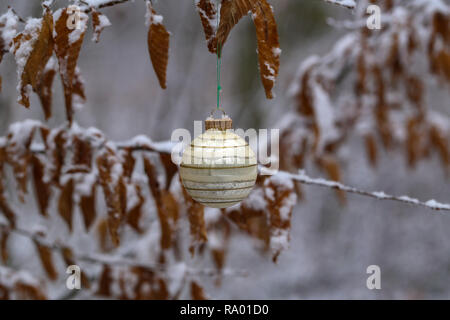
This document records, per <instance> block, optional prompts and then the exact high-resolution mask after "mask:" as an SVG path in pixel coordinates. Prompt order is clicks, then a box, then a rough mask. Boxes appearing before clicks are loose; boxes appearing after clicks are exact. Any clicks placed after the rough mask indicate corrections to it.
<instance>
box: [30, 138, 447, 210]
mask: <svg viewBox="0 0 450 320" xmlns="http://www.w3.org/2000/svg"><path fill="white" fill-rule="evenodd" d="M115 145H116V147H117V148H118V149H128V150H132V151H144V152H157V153H166V154H168V153H170V150H168V148H167V147H164V145H168V142H161V143H154V142H152V143H151V144H136V143H134V142H133V139H132V140H130V142H124V143H116V144H115ZM32 151H33V152H38V153H43V152H45V150H44V149H42V148H34V149H32ZM260 173H263V174H264V175H275V174H276V175H281V176H284V177H287V178H289V179H291V180H295V181H298V182H300V183H303V184H307V185H316V186H320V187H326V188H331V189H338V190H341V191H344V192H348V193H354V194H359V195H361V196H367V197H371V198H375V199H377V200H390V201H398V202H402V203H406V204H409V205H416V206H421V207H425V208H427V209H431V210H435V211H450V204H446V203H440V202H437V201H435V200H434V199H431V200H428V201H420V200H419V199H416V198H413V197H409V196H406V195H405V196H393V195H389V194H386V193H384V192H382V191H375V192H370V191H365V190H361V189H358V188H356V187H352V186H347V185H344V184H342V183H340V182H337V181H331V180H326V179H322V178H311V177H309V176H307V175H306V174H305V173H304V172H303V171H300V173H299V174H292V173H289V172H284V171H271V170H269V169H267V168H266V167H264V166H260Z"/></svg>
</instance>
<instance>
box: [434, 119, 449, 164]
mask: <svg viewBox="0 0 450 320" xmlns="http://www.w3.org/2000/svg"><path fill="white" fill-rule="evenodd" d="M430 140H431V143H432V144H433V146H434V147H435V148H436V149H437V150H438V152H439V156H440V158H441V161H442V163H443V164H444V166H446V167H448V166H449V165H450V149H449V147H448V140H447V139H446V137H445V135H444V134H443V133H442V132H441V131H440V130H439V129H438V128H437V127H435V126H432V127H431V128H430Z"/></svg>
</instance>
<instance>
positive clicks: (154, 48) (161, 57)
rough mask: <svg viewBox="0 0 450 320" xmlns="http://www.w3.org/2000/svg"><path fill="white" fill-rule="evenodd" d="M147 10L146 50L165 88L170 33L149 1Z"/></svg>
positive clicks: (161, 84)
mask: <svg viewBox="0 0 450 320" xmlns="http://www.w3.org/2000/svg"><path fill="white" fill-rule="evenodd" d="M147 6H148V12H149V16H150V17H149V24H150V27H149V29H148V36H147V44H148V52H149V54H150V60H151V61H152V65H153V69H154V70H155V73H156V76H157V77H158V81H159V84H160V86H161V88H163V89H165V88H166V72H167V62H168V60H169V38H170V33H169V32H167V30H166V28H165V27H164V25H163V24H162V16H159V15H157V14H156V12H155V10H154V9H153V8H152V5H151V3H150V1H148V2H147Z"/></svg>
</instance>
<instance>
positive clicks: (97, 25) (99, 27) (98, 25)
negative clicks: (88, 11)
mask: <svg viewBox="0 0 450 320" xmlns="http://www.w3.org/2000/svg"><path fill="white" fill-rule="evenodd" d="M110 25H111V23H110V22H109V20H108V18H107V17H106V16H105V15H104V14H102V13H100V12H98V11H96V10H95V9H92V26H93V28H94V35H93V36H92V41H94V42H99V41H100V34H101V33H102V31H103V29H105V28H106V27H108V26H110Z"/></svg>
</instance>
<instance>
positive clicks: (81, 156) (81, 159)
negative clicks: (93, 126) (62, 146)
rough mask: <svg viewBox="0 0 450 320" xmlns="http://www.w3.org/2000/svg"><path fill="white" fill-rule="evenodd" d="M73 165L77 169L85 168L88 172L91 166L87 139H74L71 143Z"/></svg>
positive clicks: (90, 152) (90, 147)
mask: <svg viewBox="0 0 450 320" xmlns="http://www.w3.org/2000/svg"><path fill="white" fill-rule="evenodd" d="M72 144H73V148H74V151H73V159H72V161H73V164H74V165H76V166H77V167H80V166H81V167H86V169H87V170H88V171H90V170H89V169H90V168H91V166H92V146H91V144H90V142H89V141H88V140H87V139H81V138H80V137H74V139H73V141H72Z"/></svg>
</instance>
